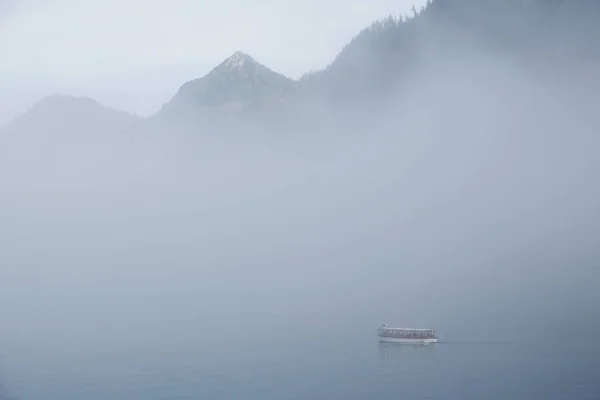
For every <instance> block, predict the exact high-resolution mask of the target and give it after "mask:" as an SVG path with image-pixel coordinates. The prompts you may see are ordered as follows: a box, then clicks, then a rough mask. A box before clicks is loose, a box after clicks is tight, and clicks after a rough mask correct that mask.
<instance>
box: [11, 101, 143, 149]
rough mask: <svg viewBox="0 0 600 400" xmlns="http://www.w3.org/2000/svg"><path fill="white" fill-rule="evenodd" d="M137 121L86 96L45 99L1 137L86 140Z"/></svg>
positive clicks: (17, 120) (22, 116) (129, 125)
mask: <svg viewBox="0 0 600 400" xmlns="http://www.w3.org/2000/svg"><path fill="white" fill-rule="evenodd" d="M139 121H140V119H139V118H137V117H135V116H132V115H130V114H128V113H126V112H123V111H117V110H113V109H111V108H108V107H105V106H103V105H101V104H99V103H98V102H96V101H95V100H93V99H90V98H89V97H73V96H61V95H55V96H48V97H45V98H43V99H42V100H41V101H39V102H38V103H36V104H35V105H34V106H33V107H31V108H30V109H29V110H28V111H27V112H26V113H24V114H23V115H21V116H20V117H18V118H16V119H15V120H13V121H12V122H11V123H9V124H8V125H7V126H6V127H5V129H4V131H3V136H4V135H6V136H7V137H11V138H13V139H17V137H20V138H21V139H24V138H25V136H29V135H35V136H40V135H51V136H52V138H55V139H58V138H61V137H62V138H66V137H70V138H71V139H77V138H80V139H83V140H89V139H90V137H92V136H94V134H98V135H101V136H102V135H108V134H109V133H115V132H116V131H120V130H125V129H128V128H130V127H131V126H132V125H133V124H135V123H136V122H139Z"/></svg>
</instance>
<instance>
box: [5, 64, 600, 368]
mask: <svg viewBox="0 0 600 400" xmlns="http://www.w3.org/2000/svg"><path fill="white" fill-rule="evenodd" d="M457 58H460V57H457ZM464 59H465V60H468V61H464V62H460V63H458V64H453V65H452V66H450V65H436V67H435V68H427V69H423V70H420V71H416V72H412V73H411V74H412V75H410V76H409V77H408V78H407V79H406V82H408V84H405V85H403V86H402V92H399V93H396V94H395V96H394V100H393V101H391V102H388V104H387V106H386V107H385V108H377V107H372V108H371V107H368V106H367V105H364V104H362V105H361V107H357V109H351V110H349V111H348V110H346V111H344V110H340V109H334V108H333V106H330V107H331V108H327V109H322V110H320V113H319V114H318V115H320V117H318V118H319V119H318V120H313V121H311V126H314V127H315V128H314V129H311V130H307V131H303V132H297V129H295V128H294V120H290V121H289V123H290V129H289V132H286V131H285V128H284V129H278V130H277V131H276V132H273V131H271V130H268V129H264V130H261V129H259V128H257V127H256V125H249V127H244V126H241V124H240V125H238V126H235V127H233V128H232V127H231V126H230V127H229V128H227V130H224V129H216V128H215V129H202V130H200V129H197V128H196V127H194V126H191V125H190V126H182V123H181V122H180V123H179V124H177V125H173V126H171V125H167V124H164V125H163V124H160V123H156V124H155V122H154V121H152V120H137V121H135V122H134V123H133V125H129V126H127V128H124V129H123V130H121V131H119V132H101V131H102V128H101V127H100V128H98V126H99V124H95V123H94V124H90V125H89V126H90V128H89V132H88V131H86V132H84V131H80V130H77V131H72V132H71V131H68V130H61V131H60V132H43V134H42V132H40V129H39V126H37V125H36V124H35V123H33V124H32V128H31V129H30V131H26V132H23V131H21V132H20V135H19V136H18V137H15V136H14V135H13V136H11V135H10V131H9V132H8V133H7V134H5V135H4V136H3V137H2V140H3V141H4V144H3V146H2V161H0V202H1V204H2V206H1V207H0V226H1V229H0V243H1V246H2V250H1V251H0V292H1V293H2V297H3V301H2V302H0V315H2V328H1V330H0V332H1V336H2V341H3V343H5V344H6V345H7V346H8V348H10V349H11V352H18V351H27V352H32V353H37V354H38V355H39V354H46V353H52V352H53V351H57V350H56V349H60V351H64V352H66V353H68V352H69V351H71V352H74V351H85V352H86V354H87V353H103V354H104V353H107V352H108V353H110V352H114V353H115V354H117V353H128V352H133V353H136V354H138V353H139V354H147V353H152V354H162V355H165V356H166V354H172V353H173V352H175V353H176V354H179V355H181V354H184V353H186V352H189V351H190V348H196V347H201V348H202V349H204V350H203V351H205V353H204V354H205V355H206V356H207V357H212V356H214V357H217V355H220V356H221V357H227V354H229V353H227V352H226V351H224V349H226V348H227V343H230V342H231V341H232V340H233V339H235V341H236V343H238V345H239V346H244V345H247V346H254V347H256V348H260V347H261V346H267V345H269V344H272V343H274V342H278V341H286V340H290V338H293V339H298V338H300V337H302V338H303V340H307V341H309V342H310V341H311V340H312V341H313V342H314V341H317V340H322V341H325V342H327V343H329V342H330V341H332V340H333V338H331V337H330V336H329V335H328V332H330V331H331V330H332V329H333V328H334V327H335V329H340V330H341V331H343V332H347V337H352V338H355V337H358V336H368V335H370V334H371V331H373V330H374V329H375V328H376V327H377V326H378V325H380V324H381V323H384V322H388V323H392V324H395V323H401V324H405V325H414V326H432V327H435V328H436V329H437V330H438V333H439V335H440V337H443V338H444V340H447V341H453V340H454V341H460V340H467V341H527V340H530V339H531V337H528V336H527V335H523V332H524V331H526V330H531V329H533V330H543V329H549V330H548V331H546V332H545V335H547V336H548V337H549V338H550V339H551V340H559V339H561V338H563V337H565V335H568V334H569V330H570V329H571V328H569V325H570V326H573V325H575V326H578V327H583V329H586V330H589V331H590V332H594V333H595V334H598V333H600V328H599V327H598V325H597V323H595V322H594V319H595V317H596V316H597V315H598V311H599V310H598V304H600V294H599V293H600V291H598V282H600V272H599V271H598V269H597V263H598V257H599V256H600V254H599V253H598V244H599V243H600V220H599V218H600V217H599V215H598V212H597V209H598V204H600V189H599V188H598V185H597V184H595V183H596V179H595V178H596V175H597V171H598V168H599V167H600V155H599V153H598V145H599V144H600V138H599V137H598V126H599V122H600V121H599V119H598V117H595V116H594V115H593V113H591V112H589V111H588V110H589V109H590V108H591V107H592V104H594V103H593V102H594V101H596V100H597V99H595V98H593V96H592V95H591V90H590V89H589V87H590V86H589V85H588V84H587V82H589V81H588V80H587V79H588V78H589V76H580V77H570V78H569V79H565V80H562V81H561V80H560V79H557V76H552V77H550V78H549V77H547V76H544V75H538V74H535V73H534V72H532V71H531V70H530V69H528V68H523V67H522V66H519V65H514V64H511V63H508V62H502V61H498V60H496V59H494V58H493V57H491V56H488V55H485V54H483V55H477V56H475V55H472V54H465V57H464ZM440 71H443V73H442V72H440ZM563 78H564V77H563ZM594 82H596V81H594ZM373 109H377V111H373ZM361 110H362V111H361ZM364 110H367V111H364ZM341 111H342V112H341ZM340 114H341V115H342V118H339V117H338V116H339V115H340ZM85 124H86V123H85V122H82V123H81V124H79V125H78V124H74V125H77V126H79V128H78V129H82V130H83V129H85V128H81V127H82V126H85ZM184 125H185V124H184ZM55 138H59V139H55ZM239 332H243V335H241V336H240V335H239ZM307 338H308V339H307ZM293 339H292V340H293ZM348 340H349V341H350V339H348ZM200 342H202V343H200ZM206 342H210V343H212V347H210V349H209V347H206V348H204V347H203V346H207V345H206V344H205V343H206ZM83 349H85V350H83Z"/></svg>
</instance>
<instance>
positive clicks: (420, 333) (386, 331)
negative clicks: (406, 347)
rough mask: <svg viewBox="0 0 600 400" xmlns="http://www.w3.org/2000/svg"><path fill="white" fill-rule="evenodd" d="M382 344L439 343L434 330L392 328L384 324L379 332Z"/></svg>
mask: <svg viewBox="0 0 600 400" xmlns="http://www.w3.org/2000/svg"><path fill="white" fill-rule="evenodd" d="M377 335H378V336H379V341H380V342H388V343H418V344H429V343H437V341H438V339H437V337H436V336H435V331H434V330H433V329H414V328H390V327H388V326H387V325H386V324H383V325H381V326H380V327H379V329H378V330H377Z"/></svg>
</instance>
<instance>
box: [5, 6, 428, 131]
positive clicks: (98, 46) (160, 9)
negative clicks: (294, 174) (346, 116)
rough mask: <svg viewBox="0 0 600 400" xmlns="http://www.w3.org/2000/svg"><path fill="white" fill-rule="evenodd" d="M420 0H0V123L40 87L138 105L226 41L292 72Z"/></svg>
mask: <svg viewBox="0 0 600 400" xmlns="http://www.w3.org/2000/svg"><path fill="white" fill-rule="evenodd" d="M424 2H425V0H369V1H364V0H360V1H359V0H344V1H342V0H329V1H317V0H279V1H275V0H220V1H218V2H217V1H207V0H170V1H168V2H164V1H151V2H148V1H142V0H104V1H97V0H52V1H48V0H0V54H2V55H3V57H2V63H0V92H1V93H2V94H1V95H0V124H2V123H3V121H5V120H6V118H7V115H8V114H12V113H14V112H15V111H16V112H20V111H22V110H21V109H20V108H22V107H23V104H27V105H29V103H30V102H31V101H35V99H36V98H37V97H38V96H40V95H45V94H48V92H51V93H55V92H66V93H68V94H75V95H88V96H92V97H94V98H96V99H98V100H100V101H102V102H104V103H106V104H107V105H112V106H115V107H119V108H125V109H128V111H133V112H138V113H142V114H147V113H149V112H153V111H155V109H157V108H158V107H159V106H160V105H161V104H162V103H163V102H165V101H167V100H168V99H169V98H170V97H171V96H172V95H173V94H174V91H176V90H177V88H178V87H179V85H180V84H181V83H183V82H184V81H185V80H188V79H191V78H194V77H198V76H201V75H203V74H205V73H206V72H208V70H210V69H211V68H212V67H213V66H215V65H216V64H218V63H219V62H220V61H222V60H223V59H225V58H226V57H227V56H229V55H230V54H232V53H233V52H235V51H236V50H241V51H244V52H246V53H248V54H250V55H252V56H253V57H254V58H256V59H257V60H258V61H260V62H262V63H263V64H266V65H267V66H269V67H270V68H272V69H274V70H276V71H278V72H280V73H283V74H285V75H288V76H291V77H299V76H300V75H302V73H304V72H306V71H307V70H311V69H320V68H323V67H325V66H326V65H327V64H328V63H329V62H331V60H332V59H333V58H334V57H335V55H336V54H337V53H338V52H339V51H340V49H341V48H342V47H343V46H344V44H346V43H347V42H348V41H349V40H350V39H351V38H352V37H353V36H354V35H356V34H357V33H358V32H359V31H360V30H361V29H363V28H364V27H366V26H367V25H369V24H370V23H371V22H372V21H373V20H376V19H379V18H382V17H385V16H387V15H389V14H394V15H397V14H403V13H405V12H408V11H409V10H410V8H411V6H412V5H413V4H415V5H416V6H420V5H422V4H423V3H424ZM15 109H17V110H15Z"/></svg>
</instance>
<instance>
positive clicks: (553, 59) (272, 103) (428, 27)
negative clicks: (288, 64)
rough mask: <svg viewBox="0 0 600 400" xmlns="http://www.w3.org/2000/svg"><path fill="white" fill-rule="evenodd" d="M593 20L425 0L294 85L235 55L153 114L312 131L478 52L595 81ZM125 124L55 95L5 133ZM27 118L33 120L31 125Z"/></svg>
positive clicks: (576, 14) (489, 3)
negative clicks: (328, 119) (336, 113)
mask: <svg viewBox="0 0 600 400" xmlns="http://www.w3.org/2000/svg"><path fill="white" fill-rule="evenodd" d="M598 20H600V1H597V0H578V1H577V2H576V3H573V2H571V1H567V0H504V1H498V0H430V1H429V2H428V4H427V5H426V6H425V7H423V8H422V9H420V10H416V9H413V11H412V13H411V15H410V16H406V15H405V16H390V17H388V18H385V19H383V20H381V21H376V22H374V23H373V24H372V25H371V26H370V27H368V28H366V29H364V30H363V31H361V32H360V33H359V34H358V35H357V36H356V37H355V38H353V39H352V40H351V41H350V42H349V43H348V44H347V45H346V46H345V47H344V48H343V49H342V50H341V51H340V53H339V54H338V55H337V56H336V57H335V59H334V60H333V61H332V62H331V64H330V65H329V66H327V67H326V68H325V69H323V70H321V71H316V72H313V73H310V74H307V75H306V76H304V77H303V78H302V79H300V80H299V81H294V80H292V79H289V78H287V77H285V76H283V75H281V74H279V73H276V72H274V71H272V70H270V69H269V68H267V67H266V66H264V65H262V64H261V63H259V62H258V61H256V60H255V59H253V58H252V57H251V56H249V55H247V54H245V53H242V52H240V51H238V52H235V53H234V54H233V55H231V56H230V57H228V58H227V59H225V60H224V61H223V62H221V63H220V64H219V65H218V66H216V67H215V68H214V69H213V70H211V71H210V72H209V73H208V74H207V75H205V76H203V77H201V78H198V79H194V80H192V81H189V82H187V83H184V84H183V85H182V86H181V87H180V89H179V90H178V92H177V93H176V94H175V95H174V97H173V98H172V99H171V101H169V102H168V103H166V104H165V105H164V106H163V107H162V109H161V110H160V111H159V112H158V113H157V114H156V115H155V116H154V117H153V118H151V120H152V121H153V122H155V121H157V120H159V121H162V122H166V123H174V122H180V121H181V125H182V126H186V127H188V126H194V127H195V125H193V124H190V123H189V119H190V118H192V119H193V120H194V123H197V124H199V126H202V123H204V124H211V123H213V122H215V121H218V122H219V123H221V122H223V121H227V122H229V123H231V122H232V121H238V120H240V118H241V119H242V120H243V121H244V123H246V122H247V121H249V120H250V119H253V120H261V122H260V124H262V125H264V122H265V121H267V122H269V123H270V122H271V121H274V120H277V121H278V122H277V124H279V125H278V126H280V127H282V128H283V129H288V126H289V125H295V126H297V127H298V126H301V127H303V128H302V129H304V127H306V128H307V129H310V128H311V127H310V124H312V123H318V122H317V121H319V120H321V119H322V118H321V117H329V116H330V115H332V114H333V113H332V110H331V108H332V106H335V107H337V109H338V111H339V113H340V114H339V115H340V116H341V119H342V120H347V116H348V114H353V113H347V112H346V110H345V109H344V108H347V107H346V106H347V105H348V104H349V103H350V104H354V105H355V106H356V107H355V108H354V109H353V110H356V109H358V110H364V109H366V108H370V109H377V108H383V107H385V106H386V104H388V103H389V102H390V99H394V100H396V99H397V98H398V97H399V95H400V96H401V95H402V94H403V93H406V92H407V90H406V89H407V86H408V87H411V88H413V89H414V87H415V85H416V86H418V83H416V81H415V80H414V79H412V78H413V77H421V79H427V78H423V77H424V76H425V75H426V73H431V74H435V75H436V76H438V77H440V76H444V74H445V73H446V72H447V70H448V69H449V68H454V70H458V71H460V70H465V69H467V68H469V69H472V68H473V65H472V63H471V61H472V60H473V59H475V60H476V61H477V59H482V58H485V57H487V58H488V60H490V63H492V64H494V63H495V64H498V62H510V63H514V65H518V66H519V67H522V66H525V67H526V68H529V69H530V70H531V71H532V72H533V73H534V74H539V73H546V72H547V71H551V72H554V71H557V70H562V71H563V72H564V71H567V74H564V76H568V75H569V72H568V71H577V74H578V75H580V74H581V71H580V70H578V69H577V68H580V67H581V66H582V65H584V68H586V69H587V70H586V71H584V73H587V74H588V75H589V76H591V77H595V75H596V74H595V71H596V69H595V68H592V67H590V65H597V64H599V63H600V40H599V39H600V24H597V21H598ZM590 61H591V63H590ZM594 79H595V78H594ZM367 112H370V110H368V111H367ZM232 116H235V117H236V118H231V117H232ZM357 118H358V117H357ZM27 120H29V122H27ZM131 120H132V117H130V116H128V115H126V114H124V113H118V112H116V111H114V110H109V109H106V108H104V107H102V106H100V105H99V104H97V103H95V102H93V101H92V100H90V99H73V98H71V99H67V98H56V97H54V98H49V99H46V100H44V101H42V102H41V103H40V104H39V105H38V106H36V107H34V108H33V109H32V110H31V111H30V112H29V113H28V114H27V115H26V116H24V117H23V118H21V119H19V120H17V121H15V123H13V124H12V125H13V126H12V128H10V127H9V130H10V129H12V130H15V129H17V128H15V126H24V125H27V127H25V128H19V129H21V130H32V129H33V130H38V131H44V130H50V128H52V129H51V130H53V131H60V130H61V129H62V128H61V127H64V124H67V125H71V126H70V128H69V129H67V130H69V131H90V130H98V131H100V130H111V131H115V130H120V129H121V127H123V126H127V124H128V123H129V122H131ZM287 120H290V121H293V122H286V121H287ZM33 121H35V123H37V124H38V125H39V126H38V127H33V126H29V125H31V124H33V123H34V122H33ZM128 121H129V122H128ZM183 121H185V122H183ZM306 123H308V124H309V125H308V126H307V125H303V124H306ZM158 125H160V124H155V125H154V126H158ZM161 129H162V128H161ZM17 130H18V129H17ZM63 130H64V129H63ZM81 137H83V136H81Z"/></svg>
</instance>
